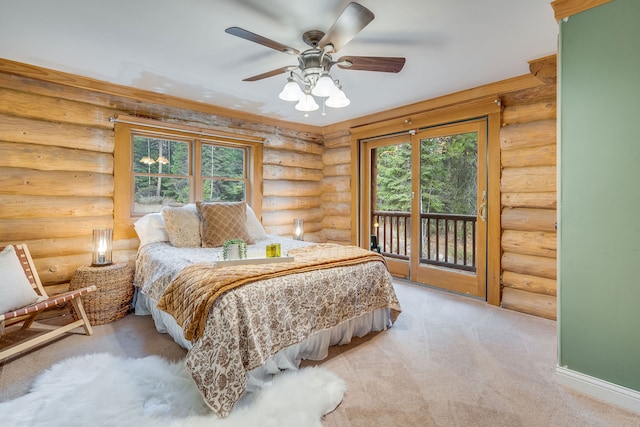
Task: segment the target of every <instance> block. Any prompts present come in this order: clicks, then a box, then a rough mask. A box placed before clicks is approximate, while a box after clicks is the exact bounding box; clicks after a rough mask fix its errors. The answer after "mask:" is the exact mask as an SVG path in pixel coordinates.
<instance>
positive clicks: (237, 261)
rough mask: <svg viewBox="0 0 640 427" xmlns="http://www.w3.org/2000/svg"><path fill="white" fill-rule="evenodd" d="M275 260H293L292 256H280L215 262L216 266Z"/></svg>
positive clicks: (264, 262) (267, 262) (270, 262)
mask: <svg viewBox="0 0 640 427" xmlns="http://www.w3.org/2000/svg"><path fill="white" fill-rule="evenodd" d="M277 262H293V257H292V256H281V257H273V258H245V259H227V260H220V261H218V263H217V264H216V266H218V267H230V266H232V265H247V264H273V263H277Z"/></svg>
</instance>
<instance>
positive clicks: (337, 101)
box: [325, 89, 351, 108]
mask: <svg viewBox="0 0 640 427" xmlns="http://www.w3.org/2000/svg"><path fill="white" fill-rule="evenodd" d="M349 104H351V101H350V100H349V98H347V95H345V94H344V92H343V91H342V89H338V90H337V91H336V92H335V93H333V94H332V95H331V96H330V97H329V99H327V102H326V103H325V105H326V106H327V107H331V108H342V107H346V106H347V105H349Z"/></svg>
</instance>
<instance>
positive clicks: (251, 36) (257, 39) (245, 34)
mask: <svg viewBox="0 0 640 427" xmlns="http://www.w3.org/2000/svg"><path fill="white" fill-rule="evenodd" d="M224 31H225V32H226V33H228V34H231V35H234V36H237V37H240V38H243V39H245V40H249V41H250V42H254V43H258V44H261V45H263V46H266V47H270V48H271V49H275V50H277V51H280V52H284V53H288V54H291V55H299V54H300V51H299V50H298V49H294V48H292V47H289V46H286V45H283V44H282V43H278V42H276V41H273V40H271V39H268V38H266V37H262V36H260V35H258V34H255V33H252V32H251V31H247V30H245V29H242V28H240V27H229V28H227V29H226V30H224Z"/></svg>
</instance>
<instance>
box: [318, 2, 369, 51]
mask: <svg viewBox="0 0 640 427" xmlns="http://www.w3.org/2000/svg"><path fill="white" fill-rule="evenodd" d="M373 18H375V15H374V14H373V12H371V11H370V10H369V9H367V8H366V7H364V6H362V5H360V4H358V3H353V2H351V3H349V4H348V5H347V7H345V9H344V10H343V11H342V14H341V15H340V16H339V17H338V19H336V22H334V23H333V25H332V26H331V28H329V31H327V32H326V33H325V35H324V36H323V37H322V39H320V42H318V45H319V46H320V47H321V48H324V47H325V45H327V44H331V45H333V52H337V51H339V50H340V49H342V48H343V47H344V46H345V45H346V44H347V43H349V42H350V41H351V39H352V38H354V37H355V35H356V34H358V33H359V32H360V31H362V29H363V28H364V27H366V26H367V25H369V23H370V22H371V21H373Z"/></svg>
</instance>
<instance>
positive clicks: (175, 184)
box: [134, 176, 190, 212]
mask: <svg viewBox="0 0 640 427" xmlns="http://www.w3.org/2000/svg"><path fill="white" fill-rule="evenodd" d="M134 186H135V188H134V212H159V211H160V209H161V208H162V206H163V205H169V204H185V203H189V193H190V191H189V178H168V177H159V176H136V177H135V183H134Z"/></svg>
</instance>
